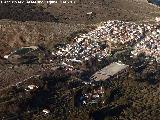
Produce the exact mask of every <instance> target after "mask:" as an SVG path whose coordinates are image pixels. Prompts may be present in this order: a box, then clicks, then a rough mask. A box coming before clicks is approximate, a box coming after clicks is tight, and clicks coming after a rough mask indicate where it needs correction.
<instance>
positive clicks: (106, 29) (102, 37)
mask: <svg viewBox="0 0 160 120" xmlns="http://www.w3.org/2000/svg"><path fill="white" fill-rule="evenodd" d="M74 41H75V42H74V43H73V44H71V45H69V44H68V45H67V46H66V47H65V48H60V49H59V51H58V52H57V53H55V54H56V55H57V56H60V57H61V58H64V57H65V62H70V61H72V62H82V61H83V60H88V59H90V58H91V57H96V58H98V60H99V61H101V60H102V59H103V58H104V57H106V56H108V55H109V54H110V52H111V48H112V46H111V45H112V44H115V45H116V46H117V45H126V46H133V45H135V46H134V49H135V50H134V51H132V53H133V54H134V55H137V54H139V53H141V52H145V53H146V55H148V56H151V57H154V58H156V59H159V56H160V50H159V49H160V29H158V28H157V26H156V25H150V24H136V23H133V22H124V21H119V20H109V21H107V22H104V23H102V24H101V25H99V27H97V28H96V29H95V30H93V31H90V32H88V33H87V34H82V35H80V36H79V37H76V38H74ZM103 42H104V43H103ZM114 47H115V46H114Z"/></svg>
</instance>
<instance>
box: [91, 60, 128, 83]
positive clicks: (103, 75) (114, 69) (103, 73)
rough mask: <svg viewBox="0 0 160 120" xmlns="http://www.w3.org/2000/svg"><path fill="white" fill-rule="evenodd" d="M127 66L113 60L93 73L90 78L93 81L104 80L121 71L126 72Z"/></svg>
mask: <svg viewBox="0 0 160 120" xmlns="http://www.w3.org/2000/svg"><path fill="white" fill-rule="evenodd" d="M128 67H129V65H125V64H121V63H118V62H114V63H111V64H110V65H108V66H106V67H104V68H103V69H101V70H99V71H98V72H96V73H95V74H93V75H92V76H91V77H90V79H91V80H94V81H105V80H107V79H110V78H114V77H115V76H117V75H119V74H121V73H126V72H127V68H128Z"/></svg>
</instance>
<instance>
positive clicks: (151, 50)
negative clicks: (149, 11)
mask: <svg viewBox="0 0 160 120" xmlns="http://www.w3.org/2000/svg"><path fill="white" fill-rule="evenodd" d="M145 31H146V32H147V33H146V35H145V38H144V39H141V40H140V41H139V42H138V43H137V44H136V45H135V47H134V51H132V54H133V55H138V54H140V53H145V55H146V56H150V57H153V58H155V59H156V60H157V61H160V28H159V29H158V28H157V27H156V26H152V25H145Z"/></svg>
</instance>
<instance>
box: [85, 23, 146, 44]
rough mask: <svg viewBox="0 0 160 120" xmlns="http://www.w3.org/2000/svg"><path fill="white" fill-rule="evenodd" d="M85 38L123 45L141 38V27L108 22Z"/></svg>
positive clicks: (132, 24)
mask: <svg viewBox="0 0 160 120" xmlns="http://www.w3.org/2000/svg"><path fill="white" fill-rule="evenodd" d="M86 36H90V37H91V38H94V39H97V38H98V39H99V38H101V39H106V40H108V41H110V42H113V43H118V44H125V43H128V42H133V41H137V40H139V39H140V38H141V37H143V27H142V26H141V25H138V24H136V23H132V22H124V21H119V20H112V21H111V20H109V21H107V22H104V23H102V25H101V26H99V27H98V28H97V29H96V30H94V31H91V32H89V33H88V34H87V35H86Z"/></svg>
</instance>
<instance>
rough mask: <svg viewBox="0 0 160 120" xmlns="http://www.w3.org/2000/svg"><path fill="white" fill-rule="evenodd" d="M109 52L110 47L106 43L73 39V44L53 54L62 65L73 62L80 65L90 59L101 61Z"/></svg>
mask: <svg viewBox="0 0 160 120" xmlns="http://www.w3.org/2000/svg"><path fill="white" fill-rule="evenodd" d="M109 51H110V47H109V46H108V45H107V43H106V42H100V41H97V40H92V39H90V38H83V37H80V38H75V42H74V43H73V44H71V45H70V44H68V45H66V47H65V48H64V47H62V48H59V50H58V51H57V52H56V53H53V54H54V55H56V56H57V57H59V58H60V59H61V60H62V61H63V64H68V63H73V62H75V63H82V62H83V61H86V60H89V59H90V58H92V57H94V58H97V59H98V60H99V61H101V60H102V59H103V58H104V57H106V56H108V55H109V53H110V52H109Z"/></svg>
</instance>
